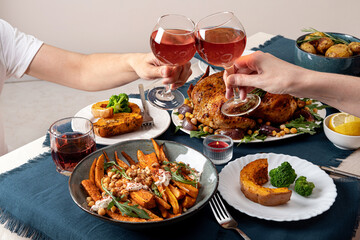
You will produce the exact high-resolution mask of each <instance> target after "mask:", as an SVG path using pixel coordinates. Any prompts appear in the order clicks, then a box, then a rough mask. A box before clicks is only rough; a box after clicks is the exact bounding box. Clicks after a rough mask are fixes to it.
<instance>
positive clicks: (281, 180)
mask: <svg viewBox="0 0 360 240" xmlns="http://www.w3.org/2000/svg"><path fill="white" fill-rule="evenodd" d="M269 175H270V183H271V185H273V186H274V187H289V186H290V184H292V183H294V181H295V179H296V176H297V175H296V173H295V170H294V169H293V168H292V166H291V165H290V163H288V162H283V163H282V164H281V165H280V166H279V167H277V168H274V169H272V170H270V172H269Z"/></svg>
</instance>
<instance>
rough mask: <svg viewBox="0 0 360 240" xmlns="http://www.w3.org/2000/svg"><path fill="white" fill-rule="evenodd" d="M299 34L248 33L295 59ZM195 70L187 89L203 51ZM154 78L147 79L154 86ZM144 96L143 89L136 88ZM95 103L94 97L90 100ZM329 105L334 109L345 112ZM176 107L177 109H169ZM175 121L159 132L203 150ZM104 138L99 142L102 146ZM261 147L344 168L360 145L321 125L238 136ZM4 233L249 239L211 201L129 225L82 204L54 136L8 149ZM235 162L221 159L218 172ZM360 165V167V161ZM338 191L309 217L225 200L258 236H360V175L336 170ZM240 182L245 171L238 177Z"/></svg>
mask: <svg viewBox="0 0 360 240" xmlns="http://www.w3.org/2000/svg"><path fill="white" fill-rule="evenodd" d="M294 47H295V41H294V40H293V39H289V38H286V37H284V36H282V35H274V34H268V33H263V32H258V33H256V34H254V35H252V36H249V37H248V42H247V50H248V51H257V50H261V51H264V52H269V53H271V54H273V55H275V56H277V57H279V58H281V59H283V60H285V61H288V62H291V63H293V57H294ZM191 62H192V71H193V73H192V75H191V77H190V78H189V80H188V82H187V83H186V84H185V85H184V86H182V87H180V90H181V91H182V92H183V93H184V94H186V90H187V88H188V87H189V84H194V83H196V81H197V80H199V78H200V77H201V75H202V74H203V69H201V64H200V63H201V59H200V58H199V57H198V56H195V57H194V58H193V59H192V60H191ZM150 87H151V85H148V86H145V88H146V89H149V88H150ZM128 94H129V95H130V97H133V98H139V95H138V89H136V88H134V89H132V90H131V91H129V92H128ZM89 104H91V103H89ZM337 111H338V110H336V109H333V108H331V107H330V108H327V109H326V115H329V114H331V113H334V112H337ZM168 114H171V111H169V112H168ZM175 130H176V126H175V125H174V124H173V123H171V124H170V126H169V128H168V129H167V130H166V131H165V132H164V133H162V134H161V135H159V136H157V137H156V138H155V139H159V140H171V141H175V142H178V143H181V144H184V145H188V146H191V147H192V148H194V149H195V150H197V151H199V152H202V139H199V138H190V136H189V135H188V134H187V133H185V132H183V131H177V132H176V131H175ZM102 147H104V145H100V144H98V145H97V148H98V149H101V148H102ZM256 153H275V154H286V155H290V156H295V157H299V158H301V159H305V160H306V161H309V162H311V163H313V164H315V165H322V166H332V167H338V168H341V164H342V162H344V161H346V159H349V158H351V159H352V161H356V160H358V161H360V159H358V158H357V157H354V155H356V156H358V155H359V150H354V151H353V150H341V149H338V148H337V147H335V146H334V145H333V144H332V143H331V142H330V141H329V140H328V139H327V138H326V136H325V134H324V131H323V129H322V128H320V129H319V130H318V131H317V133H316V134H314V135H309V134H301V135H298V136H296V137H293V138H288V139H286V140H281V139H279V140H278V141H271V142H259V143H247V144H235V145H234V151H233V157H232V159H231V160H230V163H231V162H232V161H235V160H236V159H238V158H240V157H244V156H247V155H249V154H256ZM0 162H1V164H0V194H1V196H0V223H1V225H0V240H2V239H7V240H8V239H9V240H15V239H199V240H200V239H242V238H241V237H240V236H239V235H238V233H237V232H236V231H233V230H227V229H224V228H222V227H221V226H220V225H219V224H218V222H217V221H216V219H215V218H214V215H213V213H212V211H211V208H210V206H209V204H206V205H205V206H204V207H203V208H201V209H200V210H199V211H198V212H197V213H196V214H195V215H193V216H191V217H190V218H187V219H186V220H184V221H181V222H178V223H174V224H171V225H166V226H162V227H155V228H152V229H139V230H136V229H127V228H124V227H122V226H118V225H116V224H111V223H109V222H107V221H103V220H101V219H98V218H96V217H94V216H91V215H90V214H87V213H86V212H84V211H82V210H81V209H80V208H79V207H78V206H77V205H76V204H75V203H74V201H73V200H72V198H71V196H70V193H69V185H68V184H69V183H68V181H69V177H67V176H63V175H61V174H59V173H58V172H56V170H55V165H54V163H53V161H52V158H51V152H50V147H49V137H48V135H47V129H46V128H44V136H42V137H40V138H38V139H36V140H34V141H32V142H29V143H28V144H26V145H24V146H22V147H20V148H18V149H15V150H13V151H11V152H9V153H7V154H5V155H3V156H1V157H0ZM227 164H228V163H225V164H221V165H216V170H217V171H218V173H221V171H222V170H223V169H224V167H225V166H226V165H227ZM359 172H360V167H359ZM331 177H332V179H333V181H334V183H335V186H336V190H337V196H336V199H335V201H334V203H333V204H332V205H331V206H330V208H329V209H328V210H327V211H325V212H322V213H321V214H318V215H316V216H313V217H311V218H308V219H302V220H292V221H273V220H266V219H262V218H258V217H256V216H249V215H247V214H246V213H244V212H242V211H239V210H238V209H236V208H234V207H233V206H232V205H230V204H228V203H227V202H226V201H225V200H224V203H225V206H226V208H227V209H228V211H229V212H230V214H231V215H232V216H233V217H234V219H235V220H236V221H237V222H238V227H239V228H240V229H241V230H242V231H243V232H245V233H246V234H247V235H248V236H249V237H250V238H251V239H276V240H280V239H293V240H296V239H335V240H336V239H360V235H359V234H358V231H357V230H358V225H359V213H360V212H359V211H360V182H359V180H357V179H354V178H349V177H339V176H335V175H331ZM234 181H235V182H237V181H238V179H234Z"/></svg>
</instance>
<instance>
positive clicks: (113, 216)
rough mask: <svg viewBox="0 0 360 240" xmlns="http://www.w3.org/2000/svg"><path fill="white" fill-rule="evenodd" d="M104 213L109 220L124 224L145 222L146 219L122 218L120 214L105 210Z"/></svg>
mask: <svg viewBox="0 0 360 240" xmlns="http://www.w3.org/2000/svg"><path fill="white" fill-rule="evenodd" d="M106 213H107V215H109V216H110V217H111V218H113V219H116V220H119V221H124V222H146V219H142V218H135V217H128V216H123V215H122V214H121V213H117V212H112V211H111V210H106Z"/></svg>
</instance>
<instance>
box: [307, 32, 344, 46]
mask: <svg viewBox="0 0 360 240" xmlns="http://www.w3.org/2000/svg"><path fill="white" fill-rule="evenodd" d="M301 31H302V32H310V33H314V32H320V31H318V30H316V29H315V28H308V29H306V28H304V29H302V30H301ZM322 33H324V34H325V36H326V37H328V38H330V39H331V40H332V41H333V42H334V44H339V43H342V44H346V45H348V44H349V42H348V41H346V40H344V39H342V38H339V37H335V36H333V35H331V34H329V33H326V32H322ZM311 38H314V39H311ZM311 38H310V39H308V40H306V41H303V42H311V41H313V40H316V39H320V38H322V37H321V36H311Z"/></svg>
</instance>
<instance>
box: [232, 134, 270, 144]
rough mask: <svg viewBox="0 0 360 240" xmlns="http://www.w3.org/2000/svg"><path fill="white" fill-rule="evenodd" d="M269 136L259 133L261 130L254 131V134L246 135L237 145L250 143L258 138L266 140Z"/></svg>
mask: <svg viewBox="0 0 360 240" xmlns="http://www.w3.org/2000/svg"><path fill="white" fill-rule="evenodd" d="M266 138H267V136H266V135H259V130H257V131H254V132H253V133H252V134H250V135H245V136H244V137H243V138H242V139H241V141H240V142H239V144H238V145H237V146H240V144H242V143H249V142H251V141H253V140H255V139H258V140H262V141H264V140H265V139H266Z"/></svg>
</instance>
